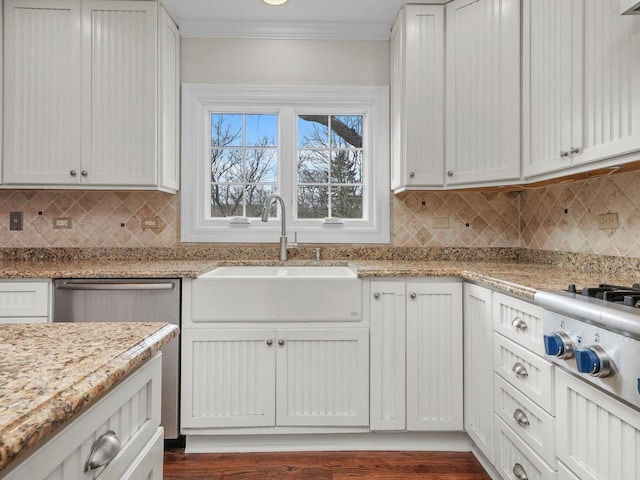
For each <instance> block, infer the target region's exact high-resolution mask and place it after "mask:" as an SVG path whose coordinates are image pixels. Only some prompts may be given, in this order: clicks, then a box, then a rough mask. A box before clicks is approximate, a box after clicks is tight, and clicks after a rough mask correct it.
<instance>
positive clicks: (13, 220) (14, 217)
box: [9, 212, 22, 230]
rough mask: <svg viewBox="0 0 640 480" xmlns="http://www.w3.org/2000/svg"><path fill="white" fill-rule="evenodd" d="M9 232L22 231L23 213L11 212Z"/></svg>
mask: <svg viewBox="0 0 640 480" xmlns="http://www.w3.org/2000/svg"><path fill="white" fill-rule="evenodd" d="M9 230H22V212H9Z"/></svg>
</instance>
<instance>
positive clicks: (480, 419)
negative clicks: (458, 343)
mask: <svg viewBox="0 0 640 480" xmlns="http://www.w3.org/2000/svg"><path fill="white" fill-rule="evenodd" d="M463 288H464V305H463V306H464V429H465V430H466V432H467V433H468V434H469V436H470V437H471V439H472V440H473V442H474V443H475V444H476V446H477V447H478V448H479V449H480V451H481V452H482V453H483V454H484V456H485V457H487V460H489V461H490V462H493V444H494V439H493V424H494V421H493V402H494V400H493V321H492V318H491V301H492V299H491V296H492V292H491V290H488V289H486V288H483V287H480V286H478V285H473V284H470V283H465V284H464V287H463Z"/></svg>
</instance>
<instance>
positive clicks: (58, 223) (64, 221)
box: [53, 217, 72, 230]
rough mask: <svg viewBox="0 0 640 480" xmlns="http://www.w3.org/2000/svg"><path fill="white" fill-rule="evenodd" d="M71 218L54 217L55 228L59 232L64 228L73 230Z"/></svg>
mask: <svg viewBox="0 0 640 480" xmlns="http://www.w3.org/2000/svg"><path fill="white" fill-rule="evenodd" d="M71 225H72V222H71V217H53V228H54V230H59V229H62V228H71Z"/></svg>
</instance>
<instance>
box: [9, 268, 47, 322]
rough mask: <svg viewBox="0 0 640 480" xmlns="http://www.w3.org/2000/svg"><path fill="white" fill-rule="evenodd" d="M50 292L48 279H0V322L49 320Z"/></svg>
mask: <svg viewBox="0 0 640 480" xmlns="http://www.w3.org/2000/svg"><path fill="white" fill-rule="evenodd" d="M50 292H51V280H49V279H42V280H40V279H38V280H23V279H21V280H2V281H0V324H2V323H47V322H49V318H50V316H51V308H50V306H51V293H50Z"/></svg>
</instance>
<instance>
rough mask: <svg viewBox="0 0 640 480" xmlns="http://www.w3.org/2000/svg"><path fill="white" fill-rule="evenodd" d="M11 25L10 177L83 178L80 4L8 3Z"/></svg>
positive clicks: (68, 0) (50, 0)
mask: <svg viewBox="0 0 640 480" xmlns="http://www.w3.org/2000/svg"><path fill="white" fill-rule="evenodd" d="M4 20H5V22H4V23H5V49H4V64H5V68H4V71H5V74H6V75H5V79H4V81H5V95H4V108H5V110H4V117H5V118H6V119H7V121H5V122H4V126H5V130H4V156H3V158H4V165H3V167H4V168H3V180H4V181H5V182H9V183H30V182H33V181H34V177H35V176H37V177H38V181H40V182H43V183H50V184H64V183H69V182H73V181H76V179H75V178H74V177H73V176H72V175H71V171H75V172H77V173H78V174H79V172H80V149H81V138H80V125H81V107H80V97H79V95H78V93H79V92H80V79H81V69H80V3H79V2H78V1H76V0H26V1H25V0H7V1H5V2H4ZM76 178H77V177H76Z"/></svg>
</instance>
